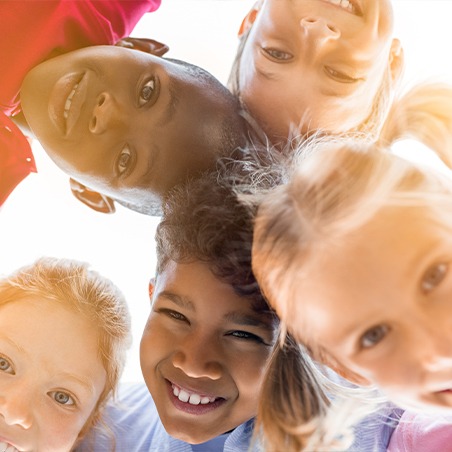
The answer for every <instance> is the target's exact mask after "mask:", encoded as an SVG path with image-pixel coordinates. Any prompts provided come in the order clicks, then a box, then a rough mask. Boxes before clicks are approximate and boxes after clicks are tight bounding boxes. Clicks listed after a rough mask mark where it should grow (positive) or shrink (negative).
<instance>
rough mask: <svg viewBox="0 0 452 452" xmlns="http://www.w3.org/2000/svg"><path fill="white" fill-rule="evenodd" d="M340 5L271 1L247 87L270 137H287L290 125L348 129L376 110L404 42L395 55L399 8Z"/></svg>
mask: <svg viewBox="0 0 452 452" xmlns="http://www.w3.org/2000/svg"><path fill="white" fill-rule="evenodd" d="M334 3H336V2H334V1H333V0H331V1H330V0H323V1H319V0H265V1H264V4H263V6H262V8H261V10H260V11H259V13H258V15H257V19H256V22H255V23H254V25H253V26H252V28H251V32H250V35H249V37H248V39H247V42H246V45H245V48H244V51H243V56H242V58H241V63H240V80H239V85H240V93H241V97H242V100H243V101H244V102H245V104H246V106H247V107H248V109H249V110H250V112H251V113H252V114H253V115H254V116H255V117H256V119H258V120H259V121H260V122H262V124H263V125H264V129H265V130H266V132H267V133H268V134H269V135H270V136H278V137H283V138H284V137H287V135H288V133H289V126H290V124H293V125H294V126H295V127H298V128H300V129H301V130H302V131H303V132H306V131H307V130H313V129H319V128H322V129H326V130H329V131H331V132H343V131H348V130H351V129H353V128H355V127H356V126H358V125H359V124H361V123H362V122H363V121H364V120H365V119H366V118H367V116H368V115H369V113H370V111H371V106H372V104H373V101H374V98H375V95H376V93H377V91H378V89H379V87H380V85H381V84H382V81H383V76H384V72H385V70H387V68H388V65H389V62H390V60H391V58H393V57H395V55H393V53H395V52H396V49H397V46H396V44H398V42H394V49H393V50H392V51H391V45H392V39H391V34H392V27H393V17H392V16H393V15H392V7H391V2H390V0H358V1H352V2H351V3H352V4H354V5H356V8H357V9H356V12H353V11H349V10H348V7H347V6H344V7H341V6H338V5H336V4H334ZM397 61H398V60H397ZM395 63H396V61H393V66H394V67H395V66H396V64H395ZM275 112H277V114H275Z"/></svg>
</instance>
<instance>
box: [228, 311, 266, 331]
mask: <svg viewBox="0 0 452 452" xmlns="http://www.w3.org/2000/svg"><path fill="white" fill-rule="evenodd" d="M224 319H225V320H226V321H227V322H231V323H235V324H237V325H243V326H257V327H260V328H266V329H268V328H270V326H271V325H270V324H269V323H268V322H265V321H264V320H262V319H260V318H259V317H257V316H253V315H249V314H243V313H242V312H236V311H234V312H229V313H228V314H226V315H225V316H224Z"/></svg>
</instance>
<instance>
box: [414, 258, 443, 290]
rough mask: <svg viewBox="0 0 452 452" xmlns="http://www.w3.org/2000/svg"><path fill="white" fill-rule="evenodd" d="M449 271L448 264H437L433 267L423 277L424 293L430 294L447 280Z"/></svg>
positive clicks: (422, 287) (422, 286)
mask: <svg viewBox="0 0 452 452" xmlns="http://www.w3.org/2000/svg"><path fill="white" fill-rule="evenodd" d="M448 269H449V265H448V264H444V263H441V264H435V265H433V266H431V267H430V268H429V269H428V270H427V271H426V272H425V273H424V275H423V277H422V281H421V289H422V291H423V292H424V293H429V292H430V291H432V290H433V289H434V288H435V287H436V286H438V285H439V284H440V283H441V281H442V280H443V279H444V278H445V276H446V274H447V271H448Z"/></svg>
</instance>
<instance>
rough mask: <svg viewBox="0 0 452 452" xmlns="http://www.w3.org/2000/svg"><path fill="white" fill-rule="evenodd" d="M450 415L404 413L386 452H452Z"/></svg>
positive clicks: (451, 422)
mask: <svg viewBox="0 0 452 452" xmlns="http://www.w3.org/2000/svg"><path fill="white" fill-rule="evenodd" d="M451 424H452V415H440V414H424V413H416V412H410V411H405V412H404V413H403V415H402V417H401V418H400V421H399V423H398V425H397V427H396V428H395V430H394V433H393V434H392V436H391V441H390V442H389V445H388V452H411V451H416V450H422V452H438V451H448V450H449V451H450V450H452V428H451Z"/></svg>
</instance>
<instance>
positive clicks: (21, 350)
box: [0, 335, 28, 355]
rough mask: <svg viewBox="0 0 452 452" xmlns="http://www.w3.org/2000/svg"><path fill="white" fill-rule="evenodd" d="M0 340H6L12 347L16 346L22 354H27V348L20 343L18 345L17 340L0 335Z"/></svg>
mask: <svg viewBox="0 0 452 452" xmlns="http://www.w3.org/2000/svg"><path fill="white" fill-rule="evenodd" d="M0 340H3V341H5V342H8V343H9V344H10V345H12V346H13V347H14V348H16V349H17V350H18V351H19V352H20V353H22V354H24V355H28V353H27V350H25V349H24V348H23V347H22V346H21V345H19V344H18V343H17V342H15V341H13V340H12V339H11V338H10V337H8V336H3V335H1V336H0Z"/></svg>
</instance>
